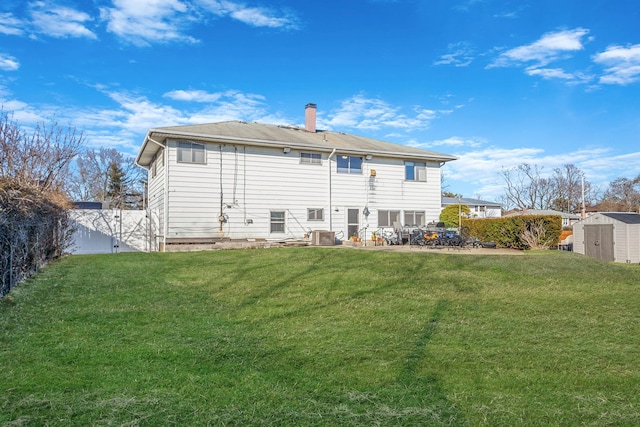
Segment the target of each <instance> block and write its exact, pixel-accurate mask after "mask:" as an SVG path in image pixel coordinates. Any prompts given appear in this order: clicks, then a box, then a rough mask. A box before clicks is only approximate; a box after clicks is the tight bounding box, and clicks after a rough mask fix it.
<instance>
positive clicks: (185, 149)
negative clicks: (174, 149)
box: [178, 141, 205, 164]
mask: <svg viewBox="0 0 640 427" xmlns="http://www.w3.org/2000/svg"><path fill="white" fill-rule="evenodd" d="M204 153H205V150H204V144H198V143H197V142H190V141H178V163H200V164H204V163H205V161H204Z"/></svg>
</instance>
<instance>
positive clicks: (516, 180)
mask: <svg viewBox="0 0 640 427" xmlns="http://www.w3.org/2000/svg"><path fill="white" fill-rule="evenodd" d="M541 170H542V168H540V167H538V166H537V165H534V166H531V165H530V164H528V163H522V164H520V165H518V166H516V167H514V168H511V169H504V168H503V169H502V171H501V172H500V176H501V177H502V179H503V180H504V182H505V184H506V188H505V195H504V196H505V200H506V201H507V202H508V205H509V206H513V207H516V208H518V209H527V208H529V209H544V207H545V204H546V203H547V199H548V198H549V196H548V192H549V187H550V183H549V180H548V179H546V178H542V177H541V175H540V173H541Z"/></svg>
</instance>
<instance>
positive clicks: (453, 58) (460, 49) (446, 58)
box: [433, 42, 474, 67]
mask: <svg viewBox="0 0 640 427" xmlns="http://www.w3.org/2000/svg"><path fill="white" fill-rule="evenodd" d="M447 49H448V51H449V53H447V54H444V55H442V56H440V59H439V60H438V61H435V62H434V63H433V65H453V66H455V67H466V66H468V65H469V64H471V62H473V59H474V58H473V53H474V52H473V49H472V48H471V46H470V45H469V43H468V42H459V43H450V44H449V46H447Z"/></svg>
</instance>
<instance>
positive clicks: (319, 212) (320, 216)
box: [307, 208, 324, 221]
mask: <svg viewBox="0 0 640 427" xmlns="http://www.w3.org/2000/svg"><path fill="white" fill-rule="evenodd" d="M307 221H324V209H322V208H308V209H307Z"/></svg>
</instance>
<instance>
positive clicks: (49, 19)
mask: <svg viewBox="0 0 640 427" xmlns="http://www.w3.org/2000/svg"><path fill="white" fill-rule="evenodd" d="M29 6H30V8H31V19H32V24H33V26H34V28H35V29H36V30H37V32H39V33H42V34H46V35H48V36H50V37H57V38H64V37H87V38H90V39H96V38H97V37H96V35H95V34H94V33H93V31H91V30H89V29H88V28H87V27H86V26H85V25H84V24H85V23H86V22H90V21H92V18H91V17H90V16H89V15H88V14H86V13H84V12H79V11H77V10H75V9H71V8H69V7H64V6H56V5H53V6H52V5H51V4H47V3H45V2H42V1H37V2H33V3H31V4H30V5H29Z"/></svg>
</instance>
